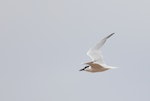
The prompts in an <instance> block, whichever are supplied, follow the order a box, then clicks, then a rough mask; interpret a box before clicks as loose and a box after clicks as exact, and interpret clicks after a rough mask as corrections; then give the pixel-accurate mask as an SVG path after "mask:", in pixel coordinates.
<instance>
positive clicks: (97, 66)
mask: <svg viewBox="0 0 150 101" xmlns="http://www.w3.org/2000/svg"><path fill="white" fill-rule="evenodd" d="M114 34H115V33H112V34H110V35H108V36H107V37H104V38H103V39H102V40H101V41H100V42H98V43H97V44H96V45H95V46H94V47H92V48H91V49H89V51H88V52H87V55H88V56H89V57H90V58H91V59H92V61H91V62H87V63H85V64H86V66H85V67H84V68H83V69H80V71H87V72H103V71H106V70H109V69H114V68H117V67H113V66H108V65H106V64H105V62H104V60H103V56H102V54H101V51H100V49H101V48H102V46H103V45H104V44H105V42H106V41H107V39H108V38H110V37H111V36H112V35H114Z"/></svg>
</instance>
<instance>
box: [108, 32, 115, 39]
mask: <svg viewBox="0 0 150 101" xmlns="http://www.w3.org/2000/svg"><path fill="white" fill-rule="evenodd" d="M114 34H115V33H111V34H110V35H108V36H107V38H110V37H111V36H113V35H114Z"/></svg>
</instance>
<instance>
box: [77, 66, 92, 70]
mask: <svg viewBox="0 0 150 101" xmlns="http://www.w3.org/2000/svg"><path fill="white" fill-rule="evenodd" d="M89 69H90V66H89V65H88V66H85V67H84V68H82V69H80V70H79V71H88V70H89Z"/></svg>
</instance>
